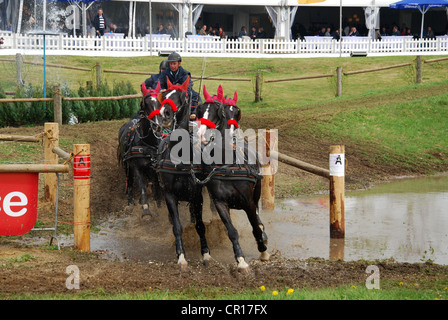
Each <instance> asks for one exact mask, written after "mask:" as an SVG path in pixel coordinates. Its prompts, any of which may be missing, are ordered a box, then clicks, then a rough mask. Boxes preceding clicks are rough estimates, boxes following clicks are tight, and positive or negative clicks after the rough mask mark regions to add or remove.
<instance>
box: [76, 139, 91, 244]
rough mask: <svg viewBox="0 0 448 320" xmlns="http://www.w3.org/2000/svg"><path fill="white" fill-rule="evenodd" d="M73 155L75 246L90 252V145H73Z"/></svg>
mask: <svg viewBox="0 0 448 320" xmlns="http://www.w3.org/2000/svg"><path fill="white" fill-rule="evenodd" d="M73 155H74V161H73V178H74V193H73V201H74V217H73V232H74V246H75V249H76V250H80V251H90V145H89V144H75V145H73Z"/></svg>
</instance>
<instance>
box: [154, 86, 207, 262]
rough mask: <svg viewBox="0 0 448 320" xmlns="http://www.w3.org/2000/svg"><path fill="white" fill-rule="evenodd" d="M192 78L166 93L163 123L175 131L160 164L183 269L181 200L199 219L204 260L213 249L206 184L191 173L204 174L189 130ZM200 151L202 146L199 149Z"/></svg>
mask: <svg viewBox="0 0 448 320" xmlns="http://www.w3.org/2000/svg"><path fill="white" fill-rule="evenodd" d="M189 81H190V78H188V79H187V80H186V81H185V83H184V84H183V85H172V84H171V83H170V82H169V81H168V89H167V90H166V91H165V92H163V93H162V96H161V99H160V100H161V109H160V114H161V115H162V123H163V124H164V126H170V127H171V128H172V131H171V132H170V135H169V137H167V138H165V139H164V140H163V142H162V144H161V145H160V147H159V152H160V154H161V158H160V160H159V162H158V164H157V171H158V173H159V179H160V182H161V185H162V188H163V191H164V194H165V201H166V205H167V208H168V211H169V218H170V222H171V223H172V225H173V233H174V236H175V238H176V241H175V242H176V254H177V258H178V264H179V266H180V267H181V269H182V270H185V269H186V268H187V265H188V263H187V261H186V259H185V249H184V246H183V241H182V225H181V222H180V219H179V211H178V202H179V201H187V202H188V203H189V209H190V215H191V217H192V220H194V221H195V223H196V226H195V227H196V231H197V233H198V235H199V238H200V243H201V254H202V256H203V261H204V263H205V264H208V262H209V260H210V254H209V249H208V245H207V241H206V239H205V226H204V223H203V220H202V204H203V197H202V185H201V184H197V183H195V181H194V180H193V178H192V175H191V173H192V172H196V173H197V174H199V175H200V171H201V170H200V167H201V165H200V163H199V164H197V165H196V164H194V163H193V161H192V159H193V158H194V155H193V152H194V151H193V150H194V149H193V146H192V143H191V136H190V132H189V125H190V105H189V97H188V95H187V88H188V84H189ZM199 151H200V150H199Z"/></svg>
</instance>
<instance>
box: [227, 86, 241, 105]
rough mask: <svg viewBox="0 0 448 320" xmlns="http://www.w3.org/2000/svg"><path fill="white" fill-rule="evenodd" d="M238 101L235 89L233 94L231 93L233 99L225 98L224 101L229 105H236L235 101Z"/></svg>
mask: <svg viewBox="0 0 448 320" xmlns="http://www.w3.org/2000/svg"><path fill="white" fill-rule="evenodd" d="M237 101H238V94H237V93H236V90H235V94H234V95H233V99H230V98H228V99H226V101H225V103H227V104H228V105H229V106H234V107H236V102H237Z"/></svg>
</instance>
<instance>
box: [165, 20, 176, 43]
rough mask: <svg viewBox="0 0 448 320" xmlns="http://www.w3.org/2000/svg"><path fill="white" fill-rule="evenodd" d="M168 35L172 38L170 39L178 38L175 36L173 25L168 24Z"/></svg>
mask: <svg viewBox="0 0 448 320" xmlns="http://www.w3.org/2000/svg"><path fill="white" fill-rule="evenodd" d="M166 34H169V35H170V36H171V37H170V39H174V38H176V35H175V34H174V30H173V26H172V25H171V23H168V27H167V30H166Z"/></svg>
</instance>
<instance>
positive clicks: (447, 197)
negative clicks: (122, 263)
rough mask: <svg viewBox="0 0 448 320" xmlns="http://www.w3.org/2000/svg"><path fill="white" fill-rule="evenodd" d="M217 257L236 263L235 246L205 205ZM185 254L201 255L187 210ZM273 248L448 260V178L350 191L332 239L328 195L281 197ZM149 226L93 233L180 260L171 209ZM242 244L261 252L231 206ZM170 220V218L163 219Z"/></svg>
mask: <svg viewBox="0 0 448 320" xmlns="http://www.w3.org/2000/svg"><path fill="white" fill-rule="evenodd" d="M204 208H205V210H204V211H205V213H204V221H207V220H208V221H209V222H208V224H207V228H208V237H209V246H210V250H211V254H212V257H213V258H214V259H216V260H218V261H220V262H233V261H234V260H233V259H234V258H233V251H232V246H231V243H230V241H229V240H228V238H227V234H226V232H225V229H224V227H223V226H222V223H221V221H220V220H219V218H218V217H217V216H216V215H215V216H213V214H211V213H210V210H208V209H206V208H207V205H205V207H204ZM183 211H184V213H183V215H184V221H185V222H183V225H184V226H185V229H184V241H185V243H186V250H187V259H199V258H200V254H199V251H200V249H199V240H198V237H197V235H196V232H195V231H194V227H193V226H192V225H191V224H190V225H188V224H189V223H188V219H187V216H188V215H187V214H186V212H187V210H186V209H185V208H184V210H183ZM261 218H262V221H263V223H264V225H265V228H266V232H267V234H268V237H269V243H268V250H269V252H270V253H271V254H276V255H280V256H281V257H282V258H293V259H307V258H309V257H321V258H325V259H342V260H345V261H352V260H360V259H365V260H376V259H380V260H381V259H389V258H393V259H394V260H395V261H398V262H410V263H414V262H424V261H427V260H428V259H430V260H432V261H433V262H434V263H437V264H443V265H448V175H446V174H445V175H440V176H433V177H425V178H406V179H398V180H394V181H392V182H388V183H383V184H380V185H377V186H375V187H373V188H371V189H369V190H364V191H356V192H347V193H346V195H345V239H344V240H330V238H329V199H328V195H316V196H306V197H305V196H304V197H300V198H295V199H278V200H276V205H275V209H274V210H273V211H262V212H261ZM158 219H160V221H158V222H156V223H154V222H153V223H149V222H145V221H143V222H142V221H140V222H139V221H138V220H137V219H135V218H134V219H133V220H132V219H131V220H129V218H125V219H124V220H121V221H116V220H114V221H111V220H109V221H108V222H106V223H105V224H104V225H103V226H102V227H101V232H99V233H98V234H92V240H91V242H92V250H101V251H107V252H108V253H109V254H114V255H115V256H119V257H120V256H126V258H130V259H138V260H144V261H151V260H160V259H162V260H171V259H175V250H174V237H173V236H172V231H171V226H170V225H169V223H168V222H167V221H168V218H167V214H166V213H165V212H161V213H160V214H159V216H158ZM232 220H233V222H234V225H235V226H236V228H237V229H238V231H239V235H240V244H241V247H242V249H243V251H244V253H245V255H246V257H247V258H249V260H250V259H252V258H257V257H258V251H257V249H256V245H255V241H254V238H253V236H252V230H251V228H250V225H249V222H248V220H247V217H246V215H245V213H244V212H243V211H232ZM161 221H164V222H161Z"/></svg>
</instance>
